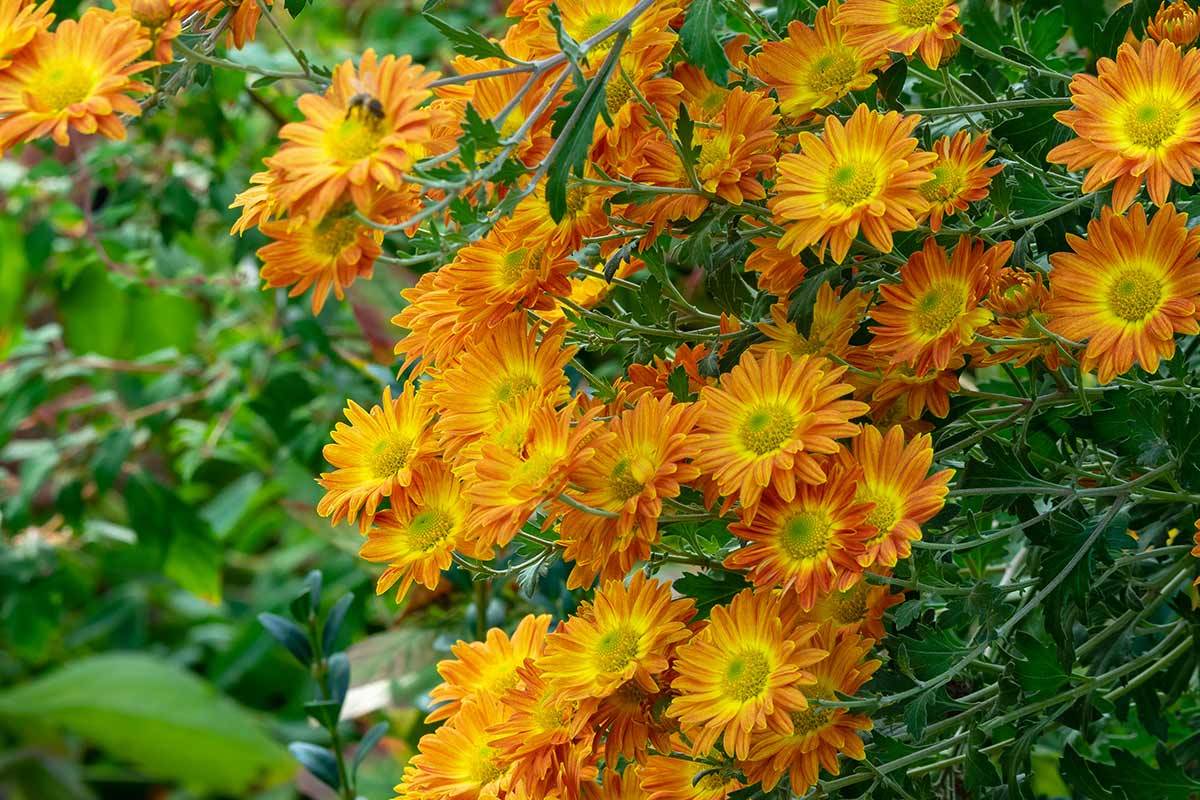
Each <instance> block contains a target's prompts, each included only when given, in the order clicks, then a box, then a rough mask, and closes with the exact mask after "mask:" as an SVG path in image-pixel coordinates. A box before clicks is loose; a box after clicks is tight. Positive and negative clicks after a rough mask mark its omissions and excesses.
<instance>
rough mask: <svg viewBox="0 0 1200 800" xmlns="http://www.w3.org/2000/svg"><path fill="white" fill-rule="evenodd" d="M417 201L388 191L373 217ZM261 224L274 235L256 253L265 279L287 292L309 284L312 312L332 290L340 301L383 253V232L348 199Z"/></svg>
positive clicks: (385, 217) (403, 210)
mask: <svg viewBox="0 0 1200 800" xmlns="http://www.w3.org/2000/svg"><path fill="white" fill-rule="evenodd" d="M418 204H419V199H418V197H417V195H416V194H415V193H414V192H407V191H406V192H395V193H391V192H389V193H388V194H387V196H386V198H380V200H379V201H378V202H376V203H374V204H373V209H372V211H373V213H372V214H371V216H372V218H373V219H375V220H376V221H379V222H387V221H390V220H391V219H396V218H399V217H403V216H407V215H408V214H409V213H411V212H412V211H413V210H414V209H416V208H418V207H419V205H418ZM384 211H386V212H387V213H381V212H384ZM259 229H260V230H261V231H262V232H263V234H264V235H265V236H267V237H268V238H270V239H272V240H273V241H271V243H270V244H267V245H265V246H264V247H260V248H259V249H258V252H257V253H256V255H257V256H258V257H259V259H260V260H261V261H262V262H263V265H262V270H261V271H260V273H259V274H260V276H261V277H262V279H263V281H265V282H266V285H267V287H270V288H277V287H291V289H290V291H289V292H288V296H289V297H297V296H299V295H301V294H304V292H306V291H308V289H309V288H310V287H311V288H312V290H313V293H312V311H313V313H314V314H320V313H321V309H322V308H324V307H325V301H326V300H327V299H329V292H330V291H332V292H333V294H334V296H335V297H337V299H338V300H343V299H344V298H345V296H346V287H348V286H349V285H350V284H352V283H354V281H355V280H357V279H358V278H364V279H366V278H370V277H371V274H372V272H373V271H374V268H375V259H376V258H378V257H379V254H380V252H382V250H381V248H380V243H381V242H382V241H383V233H382V232H380V231H377V230H375V229H374V228H372V227H371V226H369V225H365V224H363V222H362V221H361V220H359V219H358V217H357V216H356V215H355V208H354V206H353V205H352V204H350V203H344V204H342V205H340V206H337V207H335V208H333V209H331V210H330V211H329V213H327V214H326V215H325V216H324V217H322V218H321V219H320V220H312V219H310V218H308V217H303V216H301V217H294V218H292V219H286V220H272V221H269V222H267V221H264V222H263V223H262V224H261V226H260V228H259Z"/></svg>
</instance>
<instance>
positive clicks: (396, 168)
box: [267, 50, 447, 218]
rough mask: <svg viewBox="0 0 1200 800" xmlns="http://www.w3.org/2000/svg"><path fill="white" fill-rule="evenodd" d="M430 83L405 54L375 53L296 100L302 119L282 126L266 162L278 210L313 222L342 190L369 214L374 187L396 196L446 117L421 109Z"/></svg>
mask: <svg viewBox="0 0 1200 800" xmlns="http://www.w3.org/2000/svg"><path fill="white" fill-rule="evenodd" d="M436 77H437V75H436V73H431V72H426V71H425V68H424V67H421V66H418V65H414V64H413V63H412V59H411V58H409V57H408V56H403V57H401V58H396V57H395V56H390V55H389V56H384V57H383V58H382V59H377V58H376V56H375V51H374V50H367V52H365V53H363V57H362V61H361V62H360V63H359V66H358V68H357V69H355V67H354V64H353V62H350V61H346V62H344V63H342V64H340V65H338V66H337V67H336V68H335V69H334V71H333V82H332V84H331V85H330V87H329V89H327V90H326V92H325V94H324V95H317V94H306V95H303V96H302V97H301V98H300V100H299V101H298V103H297V104H298V105H299V107H300V111H301V112H302V113H303V114H304V116H305V119H304V120H303V121H302V122H292V123H289V124H287V125H285V126H283V128H282V129H281V130H280V131H279V136H280V138H281V139H283V140H284V143H283V146H282V147H280V148H279V152H278V153H277V154H276V155H274V156H272V157H270V158H268V159H267V164H268V166H269V167H270V168H271V169H272V170H274V171H275V172H277V173H278V174H279V176H280V177H279V179H278V180H277V182H276V186H275V189H276V192H277V196H278V201H279V204H280V206H281V207H282V208H285V209H293V210H295V211H299V212H302V213H304V214H306V215H308V216H311V217H313V218H320V217H322V216H324V215H325V213H326V212H327V211H328V210H329V209H330V208H332V207H333V206H334V205H336V204H337V202H338V201H339V199H341V198H342V196H343V195H344V194H346V193H347V192H348V193H349V196H350V199H351V200H352V201H353V202H354V204H355V205H356V206H357V207H358V209H359V210H360V211H362V212H364V213H370V210H371V203H372V200H373V195H374V192H375V190H376V187H377V186H382V187H383V188H385V189H387V190H389V191H393V192H394V191H399V190H400V188H401V185H402V182H403V179H404V173H405V172H406V171H407V170H408V169H409V168H410V167H411V166H412V164H413V162H415V161H416V160H417V159H419V158H421V157H422V156H424V155H426V152H425V151H426V149H427V147H428V145H429V143H430V142H431V141H432V138H433V132H432V131H433V128H434V126H435V125H437V124H439V123H440V121H441V116H442V115H446V114H447V112H445V111H439V110H437V109H432V108H429V107H424V108H422V107H421V106H422V104H424V103H425V102H426V101H427V100H428V99H429V98H430V97H432V92H431V91H430V89H429V84H430V83H432V82H433V80H434V78H436Z"/></svg>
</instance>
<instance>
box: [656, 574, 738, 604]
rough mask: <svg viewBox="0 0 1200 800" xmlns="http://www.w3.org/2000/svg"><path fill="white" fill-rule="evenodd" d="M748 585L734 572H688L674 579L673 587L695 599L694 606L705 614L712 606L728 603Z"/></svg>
mask: <svg viewBox="0 0 1200 800" xmlns="http://www.w3.org/2000/svg"><path fill="white" fill-rule="evenodd" d="M749 585H750V584H748V583H746V581H745V579H744V578H742V576H741V575H739V574H737V573H735V572H721V573H719V574H717V575H710V574H708V573H707V572H689V573H688V574H686V575H684V576H683V577H682V578H678V579H676V581H675V584H674V589H675V590H676V591H677V592H680V593H681V594H685V595H687V596H688V597H690V598H692V599H693V600H695V601H696V608H697V609H698V610H699V611H700V613H701V614H704V615H707V614H708V611H709V609H711V608H712V607H713V606H715V605H718V604H720V603H728V602H729V601H730V600H732V599H733V597H734V595H736V594H737V593H738V592H740V591H741V590H742V589H745V588H746V587H747V586H749Z"/></svg>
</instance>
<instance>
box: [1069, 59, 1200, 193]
mask: <svg viewBox="0 0 1200 800" xmlns="http://www.w3.org/2000/svg"><path fill="white" fill-rule="evenodd" d="M1096 68H1097V71H1098V74H1097V75H1096V76H1095V77H1093V76H1091V75H1087V74H1084V73H1077V74H1076V75H1075V76H1074V77H1073V78H1072V79H1071V101H1072V102H1073V103H1074V105H1075V107H1074V108H1072V109H1068V110H1067V111H1059V112H1058V113H1057V114H1055V115H1054V118H1055V119H1057V120H1058V121H1059V122H1061V123H1062V124H1064V125H1066V126H1067V127H1068V128H1070V129H1071V130H1073V131H1074V132H1075V135H1076V136H1077V137H1078V138H1076V139H1071V140H1070V141H1068V142H1064V143H1063V144H1060V145H1059V146H1058V147H1055V148H1054V149H1053V150H1051V151H1050V152H1049V153H1048V154H1047V155H1046V160H1047V161H1049V162H1050V163H1052V164H1065V165H1066V167H1067V169H1069V170H1073V171H1074V170H1081V169H1086V170H1088V174H1087V177H1086V178H1084V180H1083V192H1084V193H1085V194H1086V193H1088V192H1094V191H1096V190H1097V189H1099V188H1101V187H1102V186H1107V185H1108V184H1109V183H1112V182H1113V181H1116V186H1114V187H1113V201H1112V202H1113V206H1114V207H1115V209H1116V210H1117V211H1124V210H1125V209H1127V208H1129V205H1130V204H1131V203H1132V202H1133V199H1134V197H1135V196H1136V195H1137V193H1138V190H1139V189H1141V187H1142V184H1143V183H1144V184H1146V185H1147V187H1148V188H1149V189H1150V197H1151V198H1152V199H1153V200H1154V203H1155V204H1156V205H1160V206H1161V205H1162V204H1163V203H1165V202H1167V192H1168V190H1169V189H1170V188H1171V182H1172V181H1175V182H1177V183H1181V184H1183V185H1184V186H1191V185H1192V170H1193V169H1195V168H1196V167H1197V166H1200V51H1196V50H1193V51H1190V52H1189V53H1188V54H1187V55H1183V56H1181V55H1180V52H1179V48H1178V47H1176V46H1175V45H1174V44H1172V43H1171V42H1163V43H1161V44H1159V43H1156V42H1153V41H1148V42H1146V43H1145V44H1144V45H1142V48H1141V50H1140V51H1139V50H1134V49H1133V48H1132V47H1130V46H1129V45H1124V44H1123V45H1121V48H1120V50H1118V51H1117V60H1116V61H1113V60H1112V59H1109V58H1102V59H1100V61H1099V62H1098V63H1097V65H1096Z"/></svg>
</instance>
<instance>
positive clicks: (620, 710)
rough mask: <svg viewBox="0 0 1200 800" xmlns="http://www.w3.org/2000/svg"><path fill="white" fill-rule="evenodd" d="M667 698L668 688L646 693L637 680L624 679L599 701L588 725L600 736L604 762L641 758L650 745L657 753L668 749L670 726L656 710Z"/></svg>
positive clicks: (661, 706)
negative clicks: (602, 739) (602, 740)
mask: <svg viewBox="0 0 1200 800" xmlns="http://www.w3.org/2000/svg"><path fill="white" fill-rule="evenodd" d="M659 682H660V683H666V679H665V678H664V679H663V680H662V681H659ZM664 688H665V687H664ZM669 698H670V695H669V690H665V691H661V692H647V691H646V690H645V689H643V688H642V687H641V686H639V685H638V683H637V681H626V682H625V683H623V684H621V685H620V686H619V687H617V689H616V691H614V692H613V693H612V694H610V695H608V696H607V697H605V698H604V699H603V700H601V701H600V705H599V706H598V707H597V708H596V713H595V714H594V715H593V716H592V722H591V724H592V725H594V726H595V728H596V730H597V731H598V732H600V733H601V734H602V735H603V737H604V761H605V763H608V764H616V763H618V760H619V759H621V758H624V759H625V760H626V761H638V762H640V761H644V760H645V758H646V753H647V752H648V749H649V748H651V747H652V748H654V749H655V750H657V751H658V752H660V753H666V752H670V751H671V747H672V745H671V733H672V732H673V730H674V725H673V724H671V722H670V721H669V720H667V719H665V718H663V716H662V714H661V711H660V709H661V708H665V706H666V702H667V700H669Z"/></svg>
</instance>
